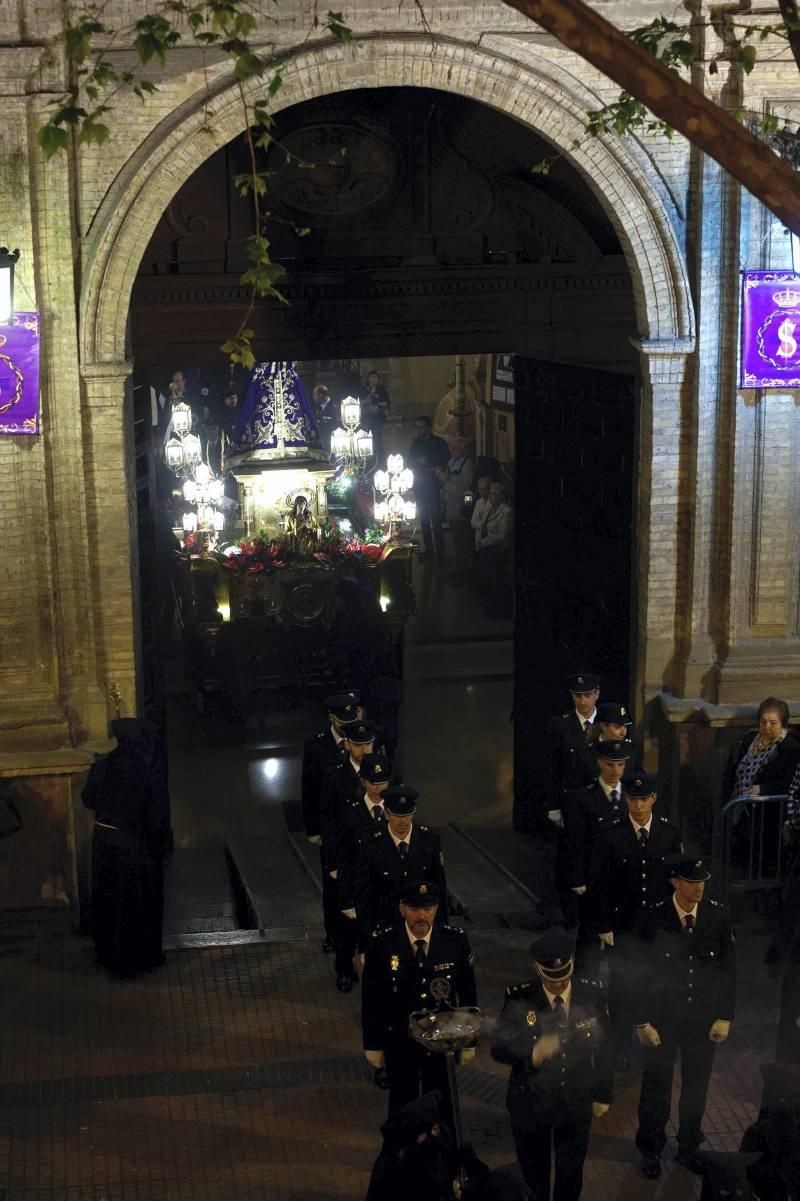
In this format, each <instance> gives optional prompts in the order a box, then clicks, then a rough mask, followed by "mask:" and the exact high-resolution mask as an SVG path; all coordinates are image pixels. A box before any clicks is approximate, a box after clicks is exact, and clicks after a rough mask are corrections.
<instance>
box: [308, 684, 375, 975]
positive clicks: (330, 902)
mask: <svg viewBox="0 0 800 1201" xmlns="http://www.w3.org/2000/svg"><path fill="white" fill-rule="evenodd" d="M359 705H360V699H359V696H358V693H356V692H337V693H335V694H334V695H333V696H329V697H326V699H325V707H326V708H327V710H328V726H327V729H325V730H322V732H321V733H319V734H315V735H314V737H313V738H308V739H306V741H305V742H304V743H303V769H302V775H301V780H300V799H301V804H302V806H303V823H304V825H305V828H306V836H307V837H308V840H309V842H313V843H314V844H315V845H316V846H319V847H321V843H322V838H321V836H320V828H319V806H320V794H321V792H322V781H323V778H324V776H325V773H326V772H327V771H328V770H330V768H332V767H335V766H336V764H337V763H339V762H341V761H342V760H343V759H344V757H345V750H344V733H345V730H346V728H347V726H348V725H352V724H353V722H356V721H358V719H359V718H360V717H361V709H360V707H359ZM320 857H321V858H322V857H323V856H322V851H321V850H320ZM338 912H339V910H338V906H337V904H336V881H335V880H332V879H331V877H330V875H329V874H328V872H326V871H325V866H324V862H323V869H322V920H323V922H324V924H325V941H324V942H323V944H322V949H323V951H326V952H331V951H333V940H334V935H335V932H336V923H337V920H338Z"/></svg>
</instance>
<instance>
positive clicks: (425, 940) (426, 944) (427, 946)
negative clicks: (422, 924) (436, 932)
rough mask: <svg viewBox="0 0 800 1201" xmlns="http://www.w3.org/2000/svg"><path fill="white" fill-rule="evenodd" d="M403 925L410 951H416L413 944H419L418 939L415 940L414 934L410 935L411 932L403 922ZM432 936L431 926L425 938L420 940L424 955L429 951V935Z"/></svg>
mask: <svg viewBox="0 0 800 1201" xmlns="http://www.w3.org/2000/svg"><path fill="white" fill-rule="evenodd" d="M404 924H405V928H406V934H407V935H408V941H409V942H410V943H411V950H412V951H416V949H417V948H416V945H415V944H416V943H417V942H419V939H418V938H417V936H416V935H415V934H414V933H412V931H411V930H409V928H408V922H405V923H404ZM432 934H433V926H431V928H430V930H429V931H428V933H427V936H426V937H425V938H423V940H422V941H423V942H424V943H425V954H426V955H427V954H428V951H429V950H430V949H431V935H432Z"/></svg>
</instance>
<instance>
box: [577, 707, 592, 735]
mask: <svg viewBox="0 0 800 1201" xmlns="http://www.w3.org/2000/svg"><path fill="white" fill-rule="evenodd" d="M575 716H576V717H577V719H578V721H579V722H580V723H581V729H582V730H585V729H586V723H587V721H590V722H591V723H592V725H594V723H595V720H596V718H597V708H596V707H595V708H594V709H592V711H591V713H590V714H589V716H588V717H583V716H582V714H580V713H579V712H578V710H577V709H576V710H575Z"/></svg>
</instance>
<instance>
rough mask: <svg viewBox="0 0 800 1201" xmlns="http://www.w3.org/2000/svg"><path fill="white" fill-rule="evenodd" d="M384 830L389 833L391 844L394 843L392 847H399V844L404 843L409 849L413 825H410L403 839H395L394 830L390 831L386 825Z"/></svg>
mask: <svg viewBox="0 0 800 1201" xmlns="http://www.w3.org/2000/svg"><path fill="white" fill-rule="evenodd" d="M386 828H387V830H388V831H389V833H390V834H391V836H392V842H393V843H394V845H395V846H396V847H399V846H400V843H401V842H404V843H405V844H406V846H409V847H410V846H411V830H413V829H414V823H413V822H412V823H411V830H409V831H408V834H406V836H405V838H397V837H395V833H394V830H392V829H391V828H390V827H389V826H388V825H387V827H386Z"/></svg>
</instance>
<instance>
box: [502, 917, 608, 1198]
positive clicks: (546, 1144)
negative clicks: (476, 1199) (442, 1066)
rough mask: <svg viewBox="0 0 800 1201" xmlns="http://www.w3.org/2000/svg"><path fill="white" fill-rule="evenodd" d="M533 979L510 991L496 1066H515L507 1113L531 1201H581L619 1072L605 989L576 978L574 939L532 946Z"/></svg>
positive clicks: (554, 937)
mask: <svg viewBox="0 0 800 1201" xmlns="http://www.w3.org/2000/svg"><path fill="white" fill-rule="evenodd" d="M530 955H531V958H532V959H533V967H534V976H533V979H531V980H527V981H525V982H524V983H522V984H514V985H512V986H511V987H510V988H507V989H506V997H505V1004H504V1006H503V1011H502V1013H501V1014H500V1017H499V1019H498V1022H497V1029H496V1031H495V1038H494V1043H493V1045H492V1058H493V1059H496V1060H497V1061H498V1063H507V1064H511V1077H510V1080H509V1083H508V1092H507V1094H506V1106H507V1108H508V1112H509V1114H510V1117H511V1129H512V1132H513V1135H514V1143H515V1145H516V1148H517V1159H518V1160H519V1164H520V1167H521V1169H522V1175H523V1177H524V1179H525V1183H526V1185H527V1186H528V1189H529V1190H530V1194H529V1195H530V1198H531V1201H548V1198H549V1197H550V1166H551V1159H552V1158H553V1157H554V1158H555V1185H554V1189H553V1197H554V1201H578V1197H579V1196H580V1193H581V1187H582V1184H583V1164H584V1160H585V1159H586V1151H587V1149H588V1146H589V1131H590V1128H591V1124H592V1118H593V1117H595V1118H601V1117H603V1115H604V1114H605V1113H607V1111H608V1107H609V1105H610V1104H611V1097H612V1084H613V1065H612V1060H611V1056H610V1048H609V1044H610V1039H609V1026H608V1010H607V1008H606V998H605V993H604V991H603V987H602V985H601V984H600V983H599V982H598V981H596V980H589V979H586V978H585V977H582V976H581V977H578V976H575V975H573V971H574V967H575V960H574V952H573V946H572V942H571V939H570V938H569V936H568V935H567V934H564V933H563V932H556V933H553V934H545V935H542V937H541V938H538V939H537V940H536V942H534V943H533V944H532V945H531V948H530Z"/></svg>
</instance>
